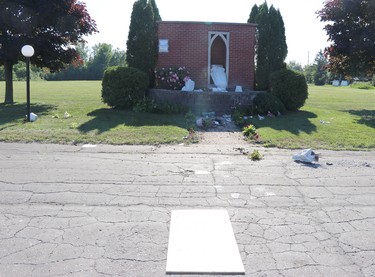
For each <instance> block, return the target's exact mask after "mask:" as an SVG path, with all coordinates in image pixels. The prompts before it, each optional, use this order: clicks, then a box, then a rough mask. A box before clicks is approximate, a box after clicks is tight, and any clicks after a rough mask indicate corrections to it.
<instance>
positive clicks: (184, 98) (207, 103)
mask: <svg viewBox="0 0 375 277" xmlns="http://www.w3.org/2000/svg"><path fill="white" fill-rule="evenodd" d="M259 93H264V92H260V91H247V92H182V91H174V90H163V89H150V90H148V92H147V96H148V97H150V98H152V99H154V101H155V102H157V103H166V102H168V103H176V104H181V105H185V106H187V107H189V108H190V109H191V110H192V111H193V112H194V113H197V114H201V113H202V112H215V113H216V114H217V115H223V114H231V113H232V111H233V109H234V108H235V107H240V106H249V105H251V104H252V102H253V100H254V98H255V96H256V95H257V94H259Z"/></svg>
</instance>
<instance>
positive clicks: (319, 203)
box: [0, 143, 375, 277]
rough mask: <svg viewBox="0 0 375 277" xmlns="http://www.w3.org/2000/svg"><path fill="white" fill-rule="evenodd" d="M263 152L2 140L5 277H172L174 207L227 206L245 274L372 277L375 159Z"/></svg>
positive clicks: (0, 252) (0, 219) (0, 239)
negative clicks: (304, 159)
mask: <svg viewBox="0 0 375 277" xmlns="http://www.w3.org/2000/svg"><path fill="white" fill-rule="evenodd" d="M239 148H244V149H239ZM257 149H259V150H260V152H261V153H262V154H263V155H264V159H263V160H262V161H259V162H253V161H251V160H250V159H248V158H247V156H246V155H243V154H242V153H241V152H244V151H245V152H246V151H250V152H251V151H252V150H253V147H252V146H250V145H243V146H236V147H233V146H229V145H217V146H213V145H202V144H198V145H190V146H161V147H155V146H106V145H98V146H97V147H92V146H90V145H86V146H62V145H43V144H42V145H41V144H6V143H0V171H1V174H0V276H1V277H12V276H38V277H39V276H132V277H133V276H142V277H158V276H165V267H166V258H167V248H168V236H169V221H170V214H171V210H174V209H226V210H227V211H228V212H229V214H230V216H231V223H232V226H233V229H234V232H235V237H236V240H237V243H238V246H239V250H240V254H241V257H242V261H243V263H244V266H245V270H246V276H314V277H316V276H340V277H343V276H375V152H334V151H318V152H319V154H320V156H321V159H320V161H319V163H318V164H317V165H316V166H307V165H304V164H299V163H295V162H294V161H293V160H292V158H291V156H292V154H294V153H296V151H290V150H279V149H263V148H257ZM185 276H186V275H185ZM195 276H197V275H195Z"/></svg>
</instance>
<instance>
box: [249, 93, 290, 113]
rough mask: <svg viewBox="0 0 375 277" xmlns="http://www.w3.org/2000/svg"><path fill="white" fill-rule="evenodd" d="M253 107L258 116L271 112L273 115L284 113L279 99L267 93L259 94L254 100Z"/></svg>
mask: <svg viewBox="0 0 375 277" xmlns="http://www.w3.org/2000/svg"><path fill="white" fill-rule="evenodd" d="M254 106H255V109H256V112H257V113H258V114H267V113H268V112H271V113H273V114H275V115H277V114H278V113H284V112H285V111H286V109H285V106H284V104H283V103H282V102H281V101H280V99H279V98H278V97H277V96H275V95H273V94H271V93H269V92H266V93H259V94H258V95H257V96H256V97H255V98H254Z"/></svg>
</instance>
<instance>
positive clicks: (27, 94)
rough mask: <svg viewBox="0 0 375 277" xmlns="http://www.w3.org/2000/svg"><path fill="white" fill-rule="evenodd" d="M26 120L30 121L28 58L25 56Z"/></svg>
mask: <svg viewBox="0 0 375 277" xmlns="http://www.w3.org/2000/svg"><path fill="white" fill-rule="evenodd" d="M26 99H27V122H30V58H26Z"/></svg>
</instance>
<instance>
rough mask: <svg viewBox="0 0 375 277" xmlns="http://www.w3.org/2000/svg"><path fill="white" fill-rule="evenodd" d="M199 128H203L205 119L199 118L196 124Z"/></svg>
mask: <svg viewBox="0 0 375 277" xmlns="http://www.w3.org/2000/svg"><path fill="white" fill-rule="evenodd" d="M195 124H197V126H198V127H199V128H202V127H203V118H198V119H197V121H196V122H195Z"/></svg>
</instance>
